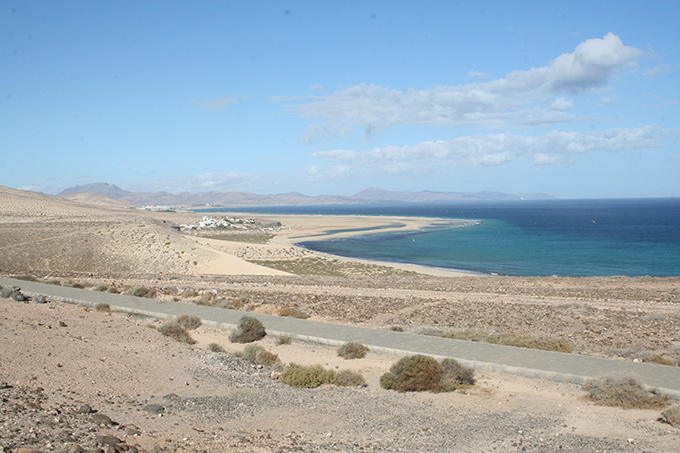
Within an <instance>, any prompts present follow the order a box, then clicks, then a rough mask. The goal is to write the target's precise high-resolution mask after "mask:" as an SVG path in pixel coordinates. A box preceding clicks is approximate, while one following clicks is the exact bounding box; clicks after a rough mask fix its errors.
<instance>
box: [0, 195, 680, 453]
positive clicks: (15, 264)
mask: <svg viewBox="0 0 680 453" xmlns="http://www.w3.org/2000/svg"><path fill="white" fill-rule="evenodd" d="M83 201H85V202H87V203H84V202H83ZM202 216H203V214H200V213H192V212H154V211H150V210H142V209H135V208H132V207H118V206H117V205H116V203H112V202H111V201H110V200H108V199H105V198H103V197H100V196H95V195H93V196H91V197H89V198H87V199H84V200H83V199H81V200H78V201H72V200H64V199H59V198H56V197H51V196H47V195H41V194H36V193H32V192H24V191H15V190H13V189H7V188H3V187H0V274H2V275H5V276H20V277H22V278H37V279H38V280H40V281H45V282H52V283H54V284H56V283H58V284H61V285H69V286H73V285H78V286H82V287H85V288H89V289H93V290H94V289H96V288H98V289H99V290H108V289H109V288H111V287H116V289H117V290H118V291H121V292H132V291H133V290H134V289H136V288H139V287H145V288H152V289H154V290H155V295H154V297H155V298H157V299H160V300H178V301H184V302H186V303H203V304H210V305H214V306H223V307H230V308H239V309H242V310H244V311H246V310H249V311H257V312H266V313H272V314H276V313H278V312H280V310H281V309H282V308H290V309H297V310H299V311H300V312H303V313H304V314H306V315H308V316H309V317H310V319H315V320H321V321H328V322H336V323H351V324H359V325H364V326H367V327H374V328H385V329H387V328H399V329H403V330H406V331H411V332H416V333H436V334H440V335H449V336H455V337H459V338H471V339H476V340H480V339H483V338H487V337H489V336H503V335H514V336H515V337H550V338H558V339H563V340H566V341H568V343H569V344H570V346H571V347H572V348H573V350H574V352H575V353H583V354H593V355H600V356H606V357H614V358H618V359H620V360H640V361H651V362H664V363H668V364H669V366H673V365H675V366H677V364H678V361H679V360H680V278H650V277H636V278H626V277H602V278H558V277H550V278H516V277H479V276H471V275H465V274H456V273H453V272H445V271H435V270H427V269H421V268H416V267H410V266H403V265H390V264H387V263H371V262H360V261H355V260H346V259H340V258H334V257H329V256H324V255H321V254H317V253H313V252H310V251H307V250H303V249H300V248H297V247H295V246H293V245H292V243H293V241H294V240H295V239H294V238H297V237H300V236H307V237H309V236H312V235H315V234H322V233H323V231H324V230H331V229H333V230H336V229H342V228H344V227H347V226H349V225H352V226H354V227H365V226H371V225H374V224H375V222H383V224H386V225H391V226H392V227H393V228H417V227H418V226H419V225H424V224H427V222H431V221H432V219H429V220H428V219H416V220H413V219H381V220H380V221H376V220H375V219H369V220H367V219H361V218H336V219H324V218H322V217H321V216H317V217H314V218H306V219H305V218H303V217H295V218H293V217H286V216H258V217H257V218H256V219H255V222H254V223H252V224H249V226H248V228H247V229H241V228H231V229H229V228H228V229H221V230H212V231H207V230H195V229H182V228H181V227H180V225H189V224H193V225H196V224H198V223H199V222H200V219H201V217H202ZM310 217H311V216H310ZM154 326H158V322H157V321H154V320H151V319H146V318H139V317H131V316H128V315H122V314H116V313H114V314H108V313H98V312H93V311H87V310H85V309H84V308H82V307H76V306H70V305H64V304H58V303H54V302H50V303H48V304H36V303H34V302H31V303H28V304H24V303H20V302H16V301H13V300H11V299H5V298H0V332H1V334H0V338H1V344H2V346H3V347H2V348H0V370H1V371H0V395H1V396H2V403H1V406H0V410H1V412H0V433H1V434H0V447H4V448H5V450H6V451H18V450H19V448H27V449H29V450H31V449H32V450H34V451H82V450H74V449H75V448H76V446H80V447H82V448H83V449H84V450H85V451H90V450H93V451H94V448H95V445H99V447H97V448H102V449H103V450H104V449H106V448H108V449H109V450H107V451H125V449H128V451H129V450H130V446H133V445H135V446H137V448H139V450H140V451H154V450H156V451H513V450H527V451H555V450H558V449H561V450H562V451H575V452H576V451H676V450H677V448H676V447H677V445H680V430H679V429H678V428H675V427H672V426H670V425H667V424H664V423H660V422H659V421H657V418H658V417H659V413H660V412H659V410H623V409H620V408H610V407H600V406H595V405H593V403H591V402H589V401H587V400H586V399H585V397H584V395H585V393H584V392H583V391H582V390H581V389H580V388H579V387H578V386H574V385H569V384H560V383H555V382H547V381H540V380H531V379H524V378H519V377H515V376H507V375H495V374H490V373H485V374H478V375H477V384H476V385H474V386H472V387H471V388H469V389H466V390H465V391H463V392H461V391H457V392H454V393H446V394H431V393H418V394H415V393H407V394H400V393H396V392H393V391H387V390H383V389H381V388H380V386H379V384H378V380H379V377H380V375H381V374H382V373H384V372H386V371H387V370H388V369H389V367H390V366H391V365H392V364H393V363H394V362H395V361H396V360H397V359H396V358H395V357H391V356H380V355H376V354H369V355H368V357H366V358H365V359H358V360H344V359H341V358H338V357H337V354H336V351H335V349H334V348H330V347H325V346H319V345H313V344H307V343H301V342H295V341H294V342H293V343H292V344H289V345H280V346H277V345H276V344H275V343H274V339H272V338H269V337H265V339H264V340H261V342H260V343H261V344H262V345H263V346H265V347H266V348H267V349H268V350H270V351H272V352H275V353H277V354H278V355H279V357H280V359H281V360H282V361H283V362H284V363H291V362H295V363H300V364H314V363H320V364H322V365H324V366H326V367H330V368H335V367H338V368H340V369H344V368H351V369H354V370H356V371H360V372H361V373H362V375H363V376H364V377H365V379H366V382H367V383H368V386H367V387H364V388H339V387H321V388H319V389H313V390H303V389H296V388H291V387H288V386H286V385H284V384H281V383H279V382H276V381H275V380H274V379H273V378H272V377H271V370H269V369H268V368H266V367H264V368H263V367H261V366H260V367H258V366H256V365H253V364H251V363H249V362H247V361H244V360H242V359H240V358H238V357H235V356H233V355H231V354H229V352H237V351H241V350H242V349H243V345H235V344H232V343H230V342H229V340H228V339H227V336H228V333H226V332H222V331H218V330H215V329H210V328H207V327H201V328H199V329H198V330H197V331H195V332H192V335H193V336H194V338H196V340H198V342H197V343H196V344H195V345H191V346H190V345H186V344H181V343H178V342H176V341H174V340H171V339H169V338H167V337H164V336H162V335H161V334H160V333H159V332H158V331H157V330H156V329H153V328H149V327H154ZM209 343H217V344H220V345H221V346H223V347H224V348H225V349H226V350H227V351H228V352H227V353H211V352H208V351H207V350H206V348H207V345H208V344H209ZM85 405H89V406H90V408H91V409H92V410H95V411H97V412H91V411H90V410H88V409H87V407H85V408H83V406H85ZM96 414H104V415H106V416H108V417H109V418H110V419H112V420H113V421H114V422H116V424H114V425H112V424H111V423H110V422H109V421H107V420H106V419H105V418H101V417H99V418H98V417H96V416H95V415H96ZM97 436H100V438H99V439H98V438H97ZM101 436H113V437H115V438H116V439H118V440H120V442H116V441H114V440H112V439H111V438H104V437H101ZM107 442H108V443H107ZM107 445H108V446H107ZM116 448H118V450H116Z"/></svg>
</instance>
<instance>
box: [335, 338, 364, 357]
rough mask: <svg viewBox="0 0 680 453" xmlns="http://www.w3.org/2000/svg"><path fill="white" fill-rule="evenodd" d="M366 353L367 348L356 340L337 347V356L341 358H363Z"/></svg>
mask: <svg viewBox="0 0 680 453" xmlns="http://www.w3.org/2000/svg"><path fill="white" fill-rule="evenodd" d="M367 353H368V348H367V347H366V346H364V345H363V344H361V343H357V342H356V341H353V342H351V343H345V344H343V345H342V346H340V347H339V348H338V356H340V357H342V358H343V359H363V358H364V357H366V354H367Z"/></svg>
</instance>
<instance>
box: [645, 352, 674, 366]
mask: <svg viewBox="0 0 680 453" xmlns="http://www.w3.org/2000/svg"><path fill="white" fill-rule="evenodd" d="M651 363H656V364H657V365H666V366H676V363H675V362H673V361H672V360H669V359H667V358H666V357H664V356H662V355H661V354H653V355H652V360H651Z"/></svg>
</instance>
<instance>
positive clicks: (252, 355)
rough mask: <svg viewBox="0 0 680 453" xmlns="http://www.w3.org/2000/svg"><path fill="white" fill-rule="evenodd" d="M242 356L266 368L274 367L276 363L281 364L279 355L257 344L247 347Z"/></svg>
mask: <svg viewBox="0 0 680 453" xmlns="http://www.w3.org/2000/svg"><path fill="white" fill-rule="evenodd" d="M241 356H242V357H243V358H244V359H246V360H249V361H250V362H253V363H258V364H260V365H264V366H273V365H275V364H276V362H280V360H279V356H278V354H274V353H273V352H269V351H267V350H266V349H265V348H263V347H262V346H260V345H256V344H251V345H249V346H246V348H245V349H244V350H243V353H242V354H241Z"/></svg>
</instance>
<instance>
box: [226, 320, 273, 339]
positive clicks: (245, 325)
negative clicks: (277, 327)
mask: <svg viewBox="0 0 680 453" xmlns="http://www.w3.org/2000/svg"><path fill="white" fill-rule="evenodd" d="M265 335H267V332H266V331H265V329H264V326H263V325H262V323H261V322H260V321H259V320H258V319H257V318H253V317H252V316H243V317H241V319H240V320H239V324H238V327H236V330H234V331H233V332H232V333H231V335H229V341H231V342H232V343H251V342H253V341H257V340H260V339H262V338H264V336H265Z"/></svg>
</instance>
